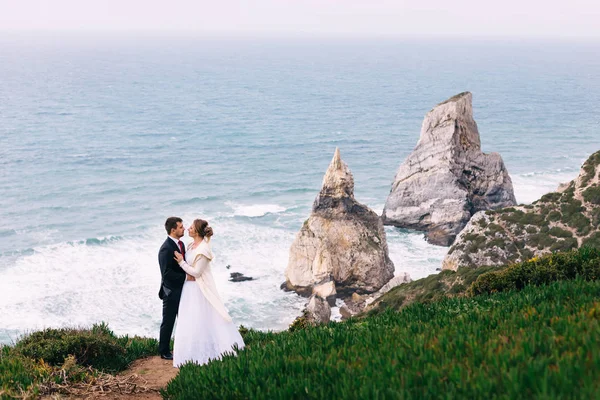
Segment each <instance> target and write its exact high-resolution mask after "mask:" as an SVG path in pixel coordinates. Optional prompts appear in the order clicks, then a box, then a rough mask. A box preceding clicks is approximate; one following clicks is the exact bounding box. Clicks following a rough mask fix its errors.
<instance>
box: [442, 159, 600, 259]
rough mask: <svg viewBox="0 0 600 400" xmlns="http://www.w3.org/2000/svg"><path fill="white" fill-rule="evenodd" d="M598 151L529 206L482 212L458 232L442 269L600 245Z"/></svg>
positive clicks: (599, 160) (527, 257)
mask: <svg viewBox="0 0 600 400" xmlns="http://www.w3.org/2000/svg"><path fill="white" fill-rule="evenodd" d="M599 166H600V151H598V152H596V153H594V154H592V155H591V156H590V157H589V158H588V159H587V161H586V162H585V163H584V164H583V166H582V168H581V171H580V173H579V176H578V177H577V178H576V179H574V180H573V181H571V182H569V183H568V184H562V185H560V186H559V189H558V191H556V192H552V193H548V194H545V195H544V196H542V197H541V198H540V199H539V200H537V201H535V202H533V203H532V204H530V205H521V206H517V207H508V208H504V209H500V210H495V211H485V212H484V211H481V212H479V213H477V214H475V216H473V218H472V219H471V221H469V223H468V224H467V226H466V227H465V229H464V230H463V231H462V232H461V233H460V234H459V235H458V237H457V238H456V241H455V242H454V244H453V245H452V247H450V249H449V250H448V254H447V255H446V258H445V259H444V261H443V265H442V268H443V269H451V270H457V269H458V268H460V267H464V266H469V267H477V266H484V265H497V266H500V265H504V264H508V263H515V262H520V261H525V260H528V259H530V258H532V257H538V256H541V255H544V254H547V253H549V252H553V251H564V250H570V249H573V248H577V247H580V246H584V245H586V246H592V247H597V248H600V231H599V228H600V167H599Z"/></svg>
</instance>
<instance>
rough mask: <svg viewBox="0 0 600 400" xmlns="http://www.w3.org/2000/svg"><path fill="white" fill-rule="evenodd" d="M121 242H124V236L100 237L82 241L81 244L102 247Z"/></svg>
mask: <svg viewBox="0 0 600 400" xmlns="http://www.w3.org/2000/svg"><path fill="white" fill-rule="evenodd" d="M120 240H123V236H108V237H99V238H90V239H85V240H81V241H79V242H78V243H79V244H85V245H87V246H100V245H103V244H109V243H115V242H118V241H120Z"/></svg>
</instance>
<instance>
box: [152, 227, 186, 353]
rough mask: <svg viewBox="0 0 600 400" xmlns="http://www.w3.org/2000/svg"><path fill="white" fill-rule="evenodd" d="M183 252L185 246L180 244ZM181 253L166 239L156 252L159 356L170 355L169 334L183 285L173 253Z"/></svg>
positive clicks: (171, 330) (168, 238)
mask: <svg viewBox="0 0 600 400" xmlns="http://www.w3.org/2000/svg"><path fill="white" fill-rule="evenodd" d="M182 246H183V250H184V251H185V246H184V245H183V244H182ZM176 251H178V252H180V253H181V249H179V246H177V244H176V243H175V242H174V241H173V239H171V238H170V237H167V240H165V242H164V243H163V245H162V246H161V247H160V250H159V251H158V264H159V265H160V273H161V276H162V279H161V283H160V290H159V291H158V297H159V298H161V299H162V301H163V317H162V323H161V324H160V338H159V342H158V351H159V352H160V354H170V353H171V351H170V349H169V344H170V343H171V334H172V333H173V326H174V325H175V317H177V310H178V309H179V299H180V298H181V289H182V288H183V284H184V283H185V271H184V270H182V269H181V267H180V266H179V264H177V261H175V258H174V257H175V252H176Z"/></svg>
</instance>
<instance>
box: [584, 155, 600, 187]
mask: <svg viewBox="0 0 600 400" xmlns="http://www.w3.org/2000/svg"><path fill="white" fill-rule="evenodd" d="M598 165H600V151H597V152H595V153H594V154H592V155H591V156H590V157H589V158H588V159H587V160H586V161H585V162H584V163H583V167H582V168H583V171H584V172H585V175H584V176H583V178H582V179H581V186H586V185H587V184H588V182H589V181H590V180H592V179H593V178H594V176H595V175H596V167H597V166H598Z"/></svg>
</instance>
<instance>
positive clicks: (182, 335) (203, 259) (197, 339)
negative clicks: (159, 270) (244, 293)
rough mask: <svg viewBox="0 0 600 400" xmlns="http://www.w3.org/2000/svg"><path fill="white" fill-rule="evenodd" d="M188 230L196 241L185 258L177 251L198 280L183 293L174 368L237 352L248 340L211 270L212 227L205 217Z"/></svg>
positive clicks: (190, 273)
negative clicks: (227, 306) (229, 309)
mask: <svg viewBox="0 0 600 400" xmlns="http://www.w3.org/2000/svg"><path fill="white" fill-rule="evenodd" d="M188 233H189V235H190V237H191V238H193V239H194V242H193V243H191V244H190V245H188V247H187V249H186V252H185V259H184V258H183V256H182V255H181V254H180V253H179V252H175V259H176V260H177V262H178V263H179V266H180V267H181V268H182V269H183V270H184V271H185V272H186V273H188V274H189V275H191V276H193V277H194V278H196V280H195V281H192V280H186V281H185V283H184V285H183V289H182V292H181V300H180V302H179V312H178V317H177V318H178V320H177V329H176V331H175V344H174V346H173V366H174V367H179V366H181V365H182V364H185V363H186V362H188V361H191V362H194V363H197V364H205V363H207V362H208V361H209V360H213V359H218V358H220V356H221V355H222V354H223V353H225V352H233V351H234V346H237V348H238V349H243V348H244V340H243V339H242V336H241V335H240V333H239V332H238V330H237V328H236V327H235V325H234V324H233V322H232V320H231V317H230V316H229V313H228V312H227V309H226V308H225V306H224V305H223V302H222V301H221V298H220V297H219V294H218V292H217V288H216V286H215V281H214V279H213V276H212V273H211V271H210V262H211V261H212V259H213V254H212V251H211V249H210V244H209V242H210V238H211V236H212V235H213V231H212V228H211V227H210V226H208V222H206V221H205V220H202V219H196V220H194V222H193V223H192V224H191V225H190V227H189V229H188Z"/></svg>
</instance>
